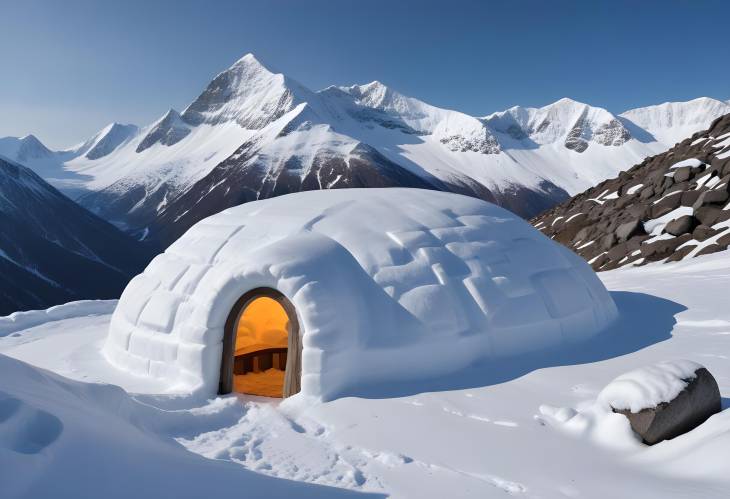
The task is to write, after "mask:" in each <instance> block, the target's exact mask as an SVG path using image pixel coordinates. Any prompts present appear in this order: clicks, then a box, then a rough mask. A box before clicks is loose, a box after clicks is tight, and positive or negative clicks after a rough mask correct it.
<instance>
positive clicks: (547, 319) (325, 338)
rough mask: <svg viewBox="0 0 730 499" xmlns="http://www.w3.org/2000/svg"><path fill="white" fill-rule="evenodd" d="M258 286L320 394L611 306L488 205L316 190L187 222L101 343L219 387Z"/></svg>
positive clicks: (597, 318)
mask: <svg viewBox="0 0 730 499" xmlns="http://www.w3.org/2000/svg"><path fill="white" fill-rule="evenodd" d="M258 287H269V288H274V289H276V290H278V291H280V292H281V293H283V294H284V295H285V296H286V297H287V298H288V299H289V300H290V301H291V302H292V303H293V305H294V306H295V308H296V311H297V318H298V322H299V324H300V327H301V334H302V335H303V336H302V344H303V350H302V393H303V394H304V395H306V396H311V397H315V398H318V399H321V400H329V399H332V398H336V397H339V396H343V395H346V394H347V390H348V389H352V388H354V387H358V386H362V385H365V384H371V383H379V382H388V381H393V380H417V379H418V380H423V379H429V378H432V377H435V376H438V375H440V374H444V373H447V372H453V371H456V370H458V369H460V368H463V367H465V366H467V365H469V364H470V363H472V362H474V361H478V360H484V359H488V358H497V357H507V356H518V355H520V354H525V353H528V352H531V351H537V350H540V349H544V348H548V347H555V346H558V345H561V344H564V343H567V342H575V341H580V340H581V339H584V338H587V337H590V336H592V335H595V334H597V333H598V332H600V331H601V330H602V329H604V328H605V327H606V326H607V325H608V324H609V323H610V322H611V321H612V320H613V319H614V318H615V317H616V315H617V311H616V307H615V305H614V303H613V301H612V299H611V297H610V296H609V294H608V293H607V291H606V289H605V288H604V286H603V284H601V282H600V281H599V280H598V278H597V277H596V275H595V274H594V272H593V271H592V270H591V269H590V267H589V266H588V265H587V264H586V263H585V262H584V261H583V260H582V259H581V258H580V257H578V256H576V255H574V254H573V253H572V252H570V251H569V250H567V249H565V248H563V247H562V246H560V245H559V244H556V243H553V242H552V241H551V240H549V239H548V238H546V237H545V236H543V235H542V234H541V233H539V232H538V231H537V230H535V229H533V228H532V227H531V226H530V225H529V224H528V223H527V222H525V221H523V220H522V219H520V218H518V217H516V216H515V215H513V214H511V213H510V212H508V211H506V210H504V209H502V208H499V207H497V206H495V205H492V204H489V203H486V202H484V201H480V200H477V199H474V198H470V197H465V196H461V195H456V194H450V193H443V192H434V191H426V190H418V189H394V188H390V189H346V190H344V189H343V190H331V191H311V192H302V193H297V194H290V195H287V196H282V197H278V198H273V199H268V200H265V201H257V202H252V203H247V204H244V205H241V206H237V207H235V208H231V209H228V210H225V211H223V212H221V213H219V214H217V215H214V216H212V217H209V218H207V219H205V220H203V221H201V222H199V223H198V224H196V225H195V226H193V227H192V228H191V229H190V230H189V231H188V232H187V233H186V234H185V235H183V236H182V237H181V238H180V239H179V240H178V241H176V242H175V243H174V244H172V246H170V247H169V248H168V249H167V251H165V253H163V254H161V255H159V256H158V257H156V258H155V259H154V260H153V261H152V262H151V263H150V265H149V266H148V267H147V269H146V270H145V271H144V272H143V273H142V274H140V275H139V276H137V277H135V278H134V279H133V280H132V281H131V282H130V284H129V285H128V287H127V289H126V290H125V292H124V294H123V295H122V297H121V299H120V301H119V305H118V307H117V308H116V310H115V312H114V315H113V318H112V321H111V325H110V332H109V337H108V340H107V342H106V345H105V354H106V356H107V358H108V359H109V360H110V361H111V362H112V363H113V364H115V365H116V366H118V367H121V368H123V369H126V370H129V371H131V372H134V373H137V374H139V375H145V376H152V377H156V378H166V379H169V380H170V382H171V389H172V388H174V389H175V390H181V389H182V390H191V391H199V392H201V393H208V394H212V393H215V391H216V389H217V387H218V381H219V369H220V362H221V355H222V341H223V333H224V323H225V321H226V318H227V316H228V314H229V312H230V311H231V309H232V307H233V305H234V303H235V302H236V300H237V299H238V298H239V297H240V296H241V295H243V294H244V293H246V292H247V291H250V290H252V289H255V288H258Z"/></svg>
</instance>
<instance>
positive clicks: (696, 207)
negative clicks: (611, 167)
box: [531, 114, 730, 270]
mask: <svg viewBox="0 0 730 499" xmlns="http://www.w3.org/2000/svg"><path fill="white" fill-rule="evenodd" d="M729 197H730V114H728V115H725V116H723V117H721V118H718V119H717V120H715V121H714V122H713V123H712V125H711V126H710V128H709V129H708V130H706V131H704V132H698V133H695V134H694V135H692V137H690V138H688V139H686V140H684V141H682V142H680V143H678V144H676V145H675V146H674V147H673V148H672V149H670V150H669V151H667V152H666V153H663V154H659V155H657V156H653V157H650V158H647V159H645V160H644V161H642V162H641V163H640V164H638V165H636V166H634V167H633V168H631V169H630V170H628V171H625V172H622V173H621V174H620V175H619V176H618V177H616V178H613V179H609V180H606V181H604V182H602V183H600V184H598V185H597V186H596V187H594V188H592V189H589V190H587V191H585V192H583V193H581V194H578V195H577V196H574V197H572V198H571V199H569V200H568V201H566V202H564V203H562V204H560V205H558V206H556V207H554V208H552V209H551V210H549V211H547V212H544V213H542V214H541V215H539V216H538V217H536V218H534V219H533V220H532V221H531V222H532V224H533V225H534V226H535V227H536V228H537V229H539V230H540V231H542V232H543V233H544V234H546V235H548V236H549V237H551V238H553V239H555V240H556V241H559V242H561V243H562V244H564V245H566V246H568V247H569V248H570V249H572V250H573V251H575V252H576V253H578V254H579V255H581V256H582V257H584V258H585V259H586V260H588V262H589V263H590V264H591V265H592V266H593V268H594V269H595V270H610V269H614V268H617V267H620V266H623V265H630V264H631V265H641V264H644V263H647V262H653V261H660V260H664V261H667V262H669V261H677V260H681V259H683V258H688V257H695V256H699V255H705V254H708V253H714V252H716V251H721V250H724V249H726V248H727V247H728V245H730V203H729V202H728V201H729Z"/></svg>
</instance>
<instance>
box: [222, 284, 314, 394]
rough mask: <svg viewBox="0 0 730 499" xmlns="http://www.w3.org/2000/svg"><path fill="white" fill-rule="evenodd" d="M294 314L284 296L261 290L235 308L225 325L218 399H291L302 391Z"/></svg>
mask: <svg viewBox="0 0 730 499" xmlns="http://www.w3.org/2000/svg"><path fill="white" fill-rule="evenodd" d="M301 352H302V350H301V338H300V331H299V323H298V321H297V315H296V310H295V309H294V306H293V305H292V303H291V302H290V301H289V300H288V299H287V298H286V297H285V296H284V295H283V294H281V293H279V292H278V291H276V290H275V289H271V288H257V289H254V290H252V291H249V292H248V293H246V294H244V295H243V296H242V297H241V298H239V299H238V301H237V302H236V304H235V305H234V306H233V309H232V310H231V312H230V314H229V315H228V319H227V320H226V324H225V334H224V338H223V359H222V362H221V376H220V384H219V389H218V391H219V393H221V394H226V393H230V392H232V391H235V392H239V393H248V394H251V395H261V396H265V397H284V398H286V397H289V396H291V395H294V394H295V393H298V392H299V390H300V386H301V363H302V360H301V359H302V353H301Z"/></svg>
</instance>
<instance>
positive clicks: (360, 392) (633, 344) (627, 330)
mask: <svg viewBox="0 0 730 499" xmlns="http://www.w3.org/2000/svg"><path fill="white" fill-rule="evenodd" d="M611 297H612V298H613V300H614V302H615V303H616V306H617V307H618V310H619V318H618V319H617V320H616V322H615V323H614V324H613V325H612V326H611V327H610V328H609V329H607V330H606V331H604V332H603V333H601V334H599V335H597V336H595V337H594V338H591V339H589V340H587V341H585V342H581V343H576V344H574V345H570V346H562V347H560V348H554V349H550V350H542V351H540V352H536V353H533V354H528V355H521V356H518V357H510V358H507V359H503V360H502V359H498V360H488V361H484V362H480V363H479V364H476V365H473V366H471V367H468V368H466V369H462V370H459V371H457V372H455V373H452V374H449V375H446V376H440V377H438V378H435V379H427V380H418V381H408V382H403V383H388V384H387V385H383V384H378V385H369V386H363V387H360V388H358V389H356V390H347V393H342V394H341V395H339V396H342V397H347V396H354V397H363V398H391V397H403V396H408V395H415V394H418V393H423V392H438V391H448V390H461V389H468V388H476V387H481V386H489V385H495V384H499V383H504V382H506V381H510V380H513V379H515V378H519V377H521V376H524V375H525V374H528V373H530V372H532V371H534V370H536V369H542V368H545V367H556V366H568V365H576V364H586V363H592V362H599V361H602V360H607V359H612V358H614V357H619V356H621V355H626V354H629V353H632V352H636V351H638V350H641V349H643V348H646V347H648V346H651V345H654V344H656V343H659V342H662V341H664V340H668V339H669V338H671V336H672V334H671V333H672V328H673V327H674V325H675V324H676V320H675V319H674V316H675V315H677V314H678V313H680V312H682V311H684V310H686V309H687V307H685V306H683V305H680V304H679V303H675V302H673V301H670V300H666V299H664V298H659V297H657V296H653V295H648V294H645V293H635V292H629V291H612V292H611ZM436 360H437V359H435V361H436ZM723 402H724V406H727V405H728V402H727V400H724V401H723Z"/></svg>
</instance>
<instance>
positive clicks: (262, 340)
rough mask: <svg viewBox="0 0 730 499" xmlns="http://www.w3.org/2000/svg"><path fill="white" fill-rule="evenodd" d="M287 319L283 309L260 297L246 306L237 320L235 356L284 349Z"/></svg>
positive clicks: (277, 304) (269, 299) (287, 325)
mask: <svg viewBox="0 0 730 499" xmlns="http://www.w3.org/2000/svg"><path fill="white" fill-rule="evenodd" d="M288 327H289V317H288V316H287V315H286V311H285V310H284V307H282V306H281V305H280V304H279V302H277V301H276V300H273V299H271V298H267V297H265V296H262V297H260V298H256V299H255V300H253V301H252V302H251V303H249V304H248V306H247V307H246V309H245V310H244V311H243V314H241V318H240V319H239V320H238V327H237V329H236V355H241V354H245V353H250V352H255V351H257V350H263V349H265V348H286V347H287V344H288V343H287V341H288V339H287V329H288Z"/></svg>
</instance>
